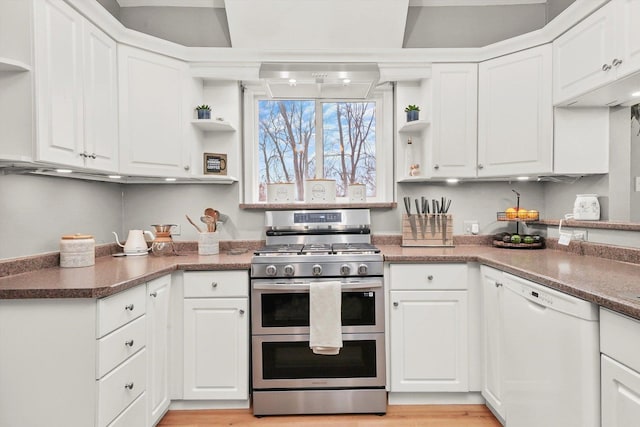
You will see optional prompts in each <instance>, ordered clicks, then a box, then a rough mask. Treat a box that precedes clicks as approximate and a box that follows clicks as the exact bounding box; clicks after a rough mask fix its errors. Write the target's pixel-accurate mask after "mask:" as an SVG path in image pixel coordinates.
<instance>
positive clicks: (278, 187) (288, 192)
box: [267, 182, 296, 203]
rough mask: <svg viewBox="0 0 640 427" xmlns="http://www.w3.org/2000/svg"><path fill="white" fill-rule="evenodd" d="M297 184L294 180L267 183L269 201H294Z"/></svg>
mask: <svg viewBox="0 0 640 427" xmlns="http://www.w3.org/2000/svg"><path fill="white" fill-rule="evenodd" d="M295 201H296V186H295V184H294V183H293V182H272V183H268V184H267V203H294V202H295Z"/></svg>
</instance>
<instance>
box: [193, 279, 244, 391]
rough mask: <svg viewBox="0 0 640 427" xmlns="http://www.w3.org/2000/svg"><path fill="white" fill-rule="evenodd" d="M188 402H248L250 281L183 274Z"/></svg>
mask: <svg viewBox="0 0 640 427" xmlns="http://www.w3.org/2000/svg"><path fill="white" fill-rule="evenodd" d="M184 296H185V299H184V391H183V398H184V399H185V400H190V399H193V400H212V399H216V400H247V399H248V398H249V311H248V306H249V301H248V300H249V275H248V274H247V272H246V271H198V272H185V274H184Z"/></svg>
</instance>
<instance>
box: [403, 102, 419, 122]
mask: <svg viewBox="0 0 640 427" xmlns="http://www.w3.org/2000/svg"><path fill="white" fill-rule="evenodd" d="M404 112H405V113H407V121H408V122H412V121H414V120H418V118H419V116H420V107H418V106H417V105H407V108H405V109H404Z"/></svg>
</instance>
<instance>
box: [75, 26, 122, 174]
mask: <svg viewBox="0 0 640 427" xmlns="http://www.w3.org/2000/svg"><path fill="white" fill-rule="evenodd" d="M83 34H84V36H83V40H84V48H83V52H84V74H83V76H84V151H85V152H86V157H85V159H86V163H85V165H86V167H89V168H92V169H99V170H103V171H113V172H115V171H117V170H118V167H119V165H118V68H117V64H116V60H117V54H116V42H115V41H114V40H113V39H111V38H110V37H109V36H107V35H106V34H105V33H103V32H102V31H100V30H99V29H98V28H97V27H96V26H95V25H93V24H91V23H89V22H87V21H85V22H84V32H83Z"/></svg>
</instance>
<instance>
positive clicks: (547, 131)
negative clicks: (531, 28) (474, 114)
mask: <svg viewBox="0 0 640 427" xmlns="http://www.w3.org/2000/svg"><path fill="white" fill-rule="evenodd" d="M551 56H552V55H551V45H550V44H547V45H543V46H539V47H535V48H532V49H527V50H524V51H521V52H517V53H513V54H510V55H505V56H502V57H499V58H496V59H492V60H489V61H485V62H482V63H480V68H479V102H478V104H479V107H478V176H479V177H488V176H513V175H526V174H542V173H550V172H551V169H552V156H553V108H552V104H551V102H552V101H551V95H552V87H551V86H552V82H551V80H552V70H551Z"/></svg>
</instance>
